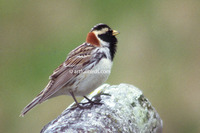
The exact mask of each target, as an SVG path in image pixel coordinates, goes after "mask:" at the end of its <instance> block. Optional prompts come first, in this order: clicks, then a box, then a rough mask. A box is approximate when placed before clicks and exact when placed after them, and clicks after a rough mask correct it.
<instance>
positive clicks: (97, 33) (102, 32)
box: [93, 28, 109, 35]
mask: <svg viewBox="0 0 200 133" xmlns="http://www.w3.org/2000/svg"><path fill="white" fill-rule="evenodd" d="M108 30H109V29H108V28H103V29H101V30H94V31H93V33H94V34H95V35H100V34H104V33H106V32H107V31H108Z"/></svg>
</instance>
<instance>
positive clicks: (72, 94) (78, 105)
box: [69, 90, 85, 109]
mask: <svg viewBox="0 0 200 133" xmlns="http://www.w3.org/2000/svg"><path fill="white" fill-rule="evenodd" d="M69 93H70V94H71V96H72V97H73V99H74V101H75V103H76V106H77V107H79V108H81V109H83V108H85V107H83V106H81V105H80V104H79V103H78V101H77V100H76V97H75V96H74V93H73V92H72V91H71V90H70V91H69Z"/></svg>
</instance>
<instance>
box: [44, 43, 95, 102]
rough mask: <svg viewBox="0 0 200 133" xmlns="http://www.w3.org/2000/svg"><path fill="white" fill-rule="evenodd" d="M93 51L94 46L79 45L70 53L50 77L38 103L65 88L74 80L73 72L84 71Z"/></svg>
mask: <svg viewBox="0 0 200 133" xmlns="http://www.w3.org/2000/svg"><path fill="white" fill-rule="evenodd" d="M93 49H95V47H94V46H90V45H89V46H88V45H86V44H85V45H81V46H79V47H77V48H76V49H75V50H73V51H72V52H70V54H69V56H68V58H67V59H66V60H65V62H64V63H63V64H61V65H60V66H59V67H58V68H57V69H56V70H55V71H54V72H53V74H52V75H51V76H50V79H51V80H50V81H49V84H48V85H47V86H46V88H45V89H44V90H43V92H42V93H41V95H42V98H41V100H40V103H42V102H43V101H45V100H47V99H48V98H49V97H50V96H52V95H53V94H55V93H56V92H57V91H58V90H59V89H61V88H62V87H63V86H65V85H66V84H67V83H68V82H69V81H71V80H73V79H74V78H76V76H77V74H74V73H73V71H75V70H77V71H78V70H81V69H85V67H86V66H87V65H85V64H84V63H85V62H90V59H91V56H92V55H91V52H92V50H93Z"/></svg>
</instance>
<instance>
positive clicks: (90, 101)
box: [83, 96, 101, 105]
mask: <svg viewBox="0 0 200 133" xmlns="http://www.w3.org/2000/svg"><path fill="white" fill-rule="evenodd" d="M83 97H84V98H85V99H87V100H88V103H91V104H100V105H101V103H100V102H95V101H92V100H91V99H89V98H88V97H86V96H83Z"/></svg>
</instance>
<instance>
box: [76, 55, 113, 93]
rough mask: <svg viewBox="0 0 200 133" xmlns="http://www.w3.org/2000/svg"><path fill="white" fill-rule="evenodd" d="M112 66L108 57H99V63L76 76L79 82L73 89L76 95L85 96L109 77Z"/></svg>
mask: <svg viewBox="0 0 200 133" xmlns="http://www.w3.org/2000/svg"><path fill="white" fill-rule="evenodd" d="M111 68H112V62H111V61H110V60H109V59H105V58H103V59H101V60H100V61H99V63H98V64H97V65H96V66H94V67H93V68H92V69H91V70H86V71H85V72H83V73H82V74H81V75H79V76H78V77H77V78H79V79H80V82H79V83H77V87H76V89H75V90H73V92H74V95H76V96H85V95H87V94H89V93H90V92H92V91H93V90H95V89H96V88H97V87H99V86H100V85H102V84H103V83H104V82H105V81H106V80H107V79H108V77H109V75H110V71H111Z"/></svg>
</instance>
